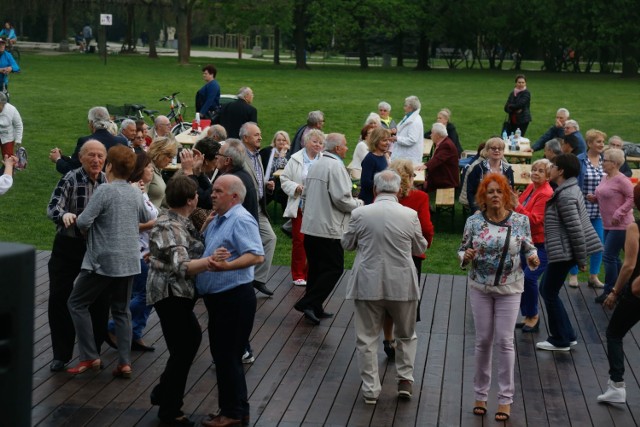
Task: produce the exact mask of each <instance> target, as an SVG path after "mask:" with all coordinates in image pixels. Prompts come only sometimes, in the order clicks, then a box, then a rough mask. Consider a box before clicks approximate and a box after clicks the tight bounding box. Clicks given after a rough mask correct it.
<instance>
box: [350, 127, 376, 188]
mask: <svg viewBox="0 0 640 427" xmlns="http://www.w3.org/2000/svg"><path fill="white" fill-rule="evenodd" d="M377 127H378V125H376V124H374V123H369V124H366V125H364V126H363V127H362V129H361V130H360V140H359V141H358V145H356V149H355V150H353V157H352V158H351V163H349V166H347V170H348V171H349V175H351V179H355V180H359V179H360V177H361V176H362V161H363V160H364V158H365V156H366V155H367V153H369V142H368V140H369V135H370V134H371V131H372V130H373V129H375V128H377Z"/></svg>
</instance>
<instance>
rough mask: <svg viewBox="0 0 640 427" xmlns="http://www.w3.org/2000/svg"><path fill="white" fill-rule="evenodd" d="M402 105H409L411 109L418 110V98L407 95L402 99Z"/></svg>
mask: <svg viewBox="0 0 640 427" xmlns="http://www.w3.org/2000/svg"><path fill="white" fill-rule="evenodd" d="M404 105H406V106H408V107H411V109H412V110H413V111H416V110H419V109H420V107H421V105H420V100H419V99H418V97H417V96H414V95H411V96H407V97H406V98H405V100H404Z"/></svg>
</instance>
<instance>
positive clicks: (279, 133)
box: [271, 130, 291, 150]
mask: <svg viewBox="0 0 640 427" xmlns="http://www.w3.org/2000/svg"><path fill="white" fill-rule="evenodd" d="M278 135H282V136H283V137H284V139H286V140H287V150H288V149H289V148H291V138H289V134H288V133H287V132H286V131H284V130H279V131H277V132H276V133H275V134H274V135H273V139H272V140H271V146H272V147H275V146H276V139H278Z"/></svg>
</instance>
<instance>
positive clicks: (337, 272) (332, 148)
mask: <svg viewBox="0 0 640 427" xmlns="http://www.w3.org/2000/svg"><path fill="white" fill-rule="evenodd" d="M324 150H325V151H324V153H323V155H322V157H321V158H320V159H318V160H316V162H315V163H314V165H313V167H312V168H310V169H309V173H308V174H307V179H306V181H305V186H304V190H303V191H302V199H303V209H304V211H303V213H304V214H303V216H302V226H301V228H300V231H301V232H302V234H304V250H305V252H306V253H307V262H308V266H309V272H308V275H307V287H306V289H305V294H304V297H302V298H301V299H300V301H298V302H297V303H296V305H295V306H294V308H295V309H296V310H298V311H300V312H302V313H303V314H304V316H305V317H306V318H307V320H309V321H310V322H311V323H313V324H314V325H319V324H320V319H324V318H330V317H332V316H333V314H332V313H327V312H325V311H324V308H323V307H322V306H323V304H324V301H325V300H326V299H327V298H328V297H329V294H331V291H332V290H333V288H334V287H335V285H336V284H337V283H338V280H340V276H342V271H343V270H344V249H342V246H341V245H340V238H341V237H342V233H343V232H344V227H345V226H346V225H347V220H348V218H349V215H350V214H351V211H352V210H354V209H355V208H357V207H358V206H362V205H363V204H364V202H363V201H362V200H358V199H354V198H353V196H352V195H351V189H352V187H351V185H352V184H351V178H350V177H349V172H347V168H346V167H345V166H344V163H343V159H344V157H345V155H346V154H347V150H348V147H347V140H346V139H345V137H344V135H342V134H340V133H330V134H329V135H328V136H327V139H326V140H325V145H324Z"/></svg>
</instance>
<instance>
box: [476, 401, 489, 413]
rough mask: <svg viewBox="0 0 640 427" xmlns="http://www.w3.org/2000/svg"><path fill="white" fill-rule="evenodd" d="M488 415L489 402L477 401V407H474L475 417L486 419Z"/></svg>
mask: <svg viewBox="0 0 640 427" xmlns="http://www.w3.org/2000/svg"><path fill="white" fill-rule="evenodd" d="M486 413H487V402H483V401H482V400H476V406H474V407H473V415H478V416H480V417H484V416H485V414H486Z"/></svg>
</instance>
